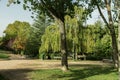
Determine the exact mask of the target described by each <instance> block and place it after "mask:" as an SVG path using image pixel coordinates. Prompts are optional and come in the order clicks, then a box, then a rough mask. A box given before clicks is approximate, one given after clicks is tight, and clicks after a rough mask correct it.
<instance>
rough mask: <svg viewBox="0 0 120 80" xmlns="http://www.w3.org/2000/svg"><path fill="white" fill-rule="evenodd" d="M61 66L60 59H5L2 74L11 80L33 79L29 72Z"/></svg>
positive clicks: (74, 64)
mask: <svg viewBox="0 0 120 80" xmlns="http://www.w3.org/2000/svg"><path fill="white" fill-rule="evenodd" d="M69 64H70V66H76V67H77V66H81V67H82V66H83V67H85V66H88V65H90V66H92V65H99V66H106V65H108V64H106V63H102V62H100V61H77V62H75V61H69ZM48 68H49V69H52V68H60V61H59V60H49V61H48V60H44V61H42V60H5V61H0V74H2V75H4V76H5V77H6V78H8V79H9V80H31V79H29V78H28V76H27V74H28V73H29V72H31V71H33V70H36V69H48Z"/></svg>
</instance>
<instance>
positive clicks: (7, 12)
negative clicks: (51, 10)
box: [0, 0, 99, 37]
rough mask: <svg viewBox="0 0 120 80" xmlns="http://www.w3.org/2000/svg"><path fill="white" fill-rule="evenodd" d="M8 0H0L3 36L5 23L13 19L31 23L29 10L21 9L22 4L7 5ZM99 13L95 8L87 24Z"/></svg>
mask: <svg viewBox="0 0 120 80" xmlns="http://www.w3.org/2000/svg"><path fill="white" fill-rule="evenodd" d="M7 1H8V0H0V37H1V36H3V31H4V30H5V29H6V27H7V25H8V24H10V23H13V22H14V21H16V20H18V21H26V22H29V23H30V24H32V23H33V19H32V18H31V16H32V14H31V12H30V11H27V10H23V7H22V5H19V4H18V5H17V4H12V5H11V6H9V7H7V3H8V2H7ZM98 16H99V13H98V11H97V10H95V11H94V12H93V14H92V18H90V19H89V20H88V21H87V24H93V23H94V22H95V21H97V20H98V19H99V17H98Z"/></svg>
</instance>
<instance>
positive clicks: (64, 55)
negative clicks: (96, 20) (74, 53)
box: [59, 20, 68, 71]
mask: <svg viewBox="0 0 120 80" xmlns="http://www.w3.org/2000/svg"><path fill="white" fill-rule="evenodd" d="M59 25H60V39H61V40H60V41H61V54H62V60H61V65H62V70H63V71H67V70H68V59H67V45H66V32H65V24H64V22H63V21H61V20H59Z"/></svg>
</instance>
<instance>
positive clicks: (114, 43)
mask: <svg viewBox="0 0 120 80" xmlns="http://www.w3.org/2000/svg"><path fill="white" fill-rule="evenodd" d="M95 1H96V0H95ZM104 1H105V4H106V8H107V13H108V20H109V22H107V20H106V18H105V16H104V15H103V13H102V11H101V9H100V6H99V5H98V2H97V1H96V6H97V8H98V11H99V13H100V15H101V17H102V19H103V21H104V22H105V24H106V25H107V27H108V29H109V31H110V34H111V39H112V49H113V50H112V51H113V62H114V67H116V68H118V46H117V41H116V33H115V29H114V25H113V19H112V13H111V0H104Z"/></svg>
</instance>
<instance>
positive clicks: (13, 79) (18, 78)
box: [0, 65, 33, 80]
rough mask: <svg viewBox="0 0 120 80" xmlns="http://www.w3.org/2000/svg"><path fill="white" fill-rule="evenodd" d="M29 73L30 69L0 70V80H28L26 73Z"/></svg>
mask: <svg viewBox="0 0 120 80" xmlns="http://www.w3.org/2000/svg"><path fill="white" fill-rule="evenodd" d="M8 66H9V65H8ZM31 71H33V70H31V69H8V70H0V75H1V77H2V79H1V78H0V80H29V78H28V75H27V73H28V72H31Z"/></svg>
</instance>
